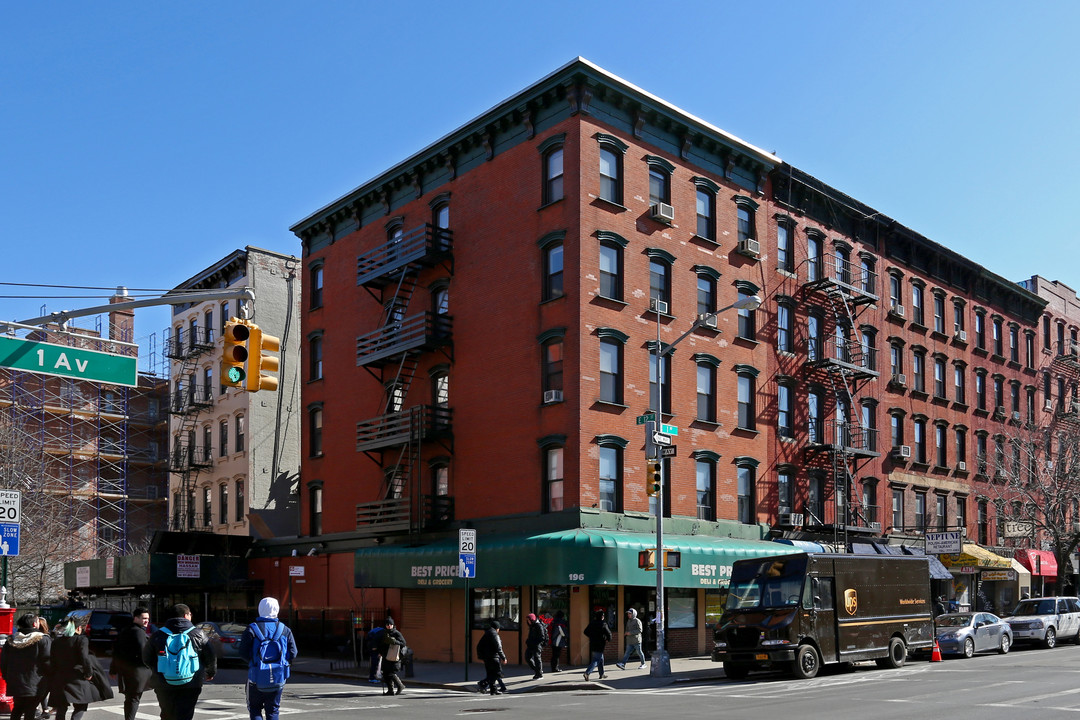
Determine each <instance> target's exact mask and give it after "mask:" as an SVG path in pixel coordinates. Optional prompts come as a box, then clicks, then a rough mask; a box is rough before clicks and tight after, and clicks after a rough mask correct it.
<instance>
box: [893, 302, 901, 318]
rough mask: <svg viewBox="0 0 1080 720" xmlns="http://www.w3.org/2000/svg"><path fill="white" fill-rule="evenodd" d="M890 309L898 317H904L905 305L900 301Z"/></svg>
mask: <svg viewBox="0 0 1080 720" xmlns="http://www.w3.org/2000/svg"><path fill="white" fill-rule="evenodd" d="M890 310H891V311H892V313H893V314H894V315H896V316H898V317H904V306H903V305H900V304H899V303H897V304H896V305H893V306H892V307H891V308H890Z"/></svg>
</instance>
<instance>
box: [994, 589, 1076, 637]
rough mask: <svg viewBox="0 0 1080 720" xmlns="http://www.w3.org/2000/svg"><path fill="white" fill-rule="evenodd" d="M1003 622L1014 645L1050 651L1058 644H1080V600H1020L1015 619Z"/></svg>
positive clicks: (1049, 598)
mask: <svg viewBox="0 0 1080 720" xmlns="http://www.w3.org/2000/svg"><path fill="white" fill-rule="evenodd" d="M1003 619H1004V620H1005V622H1007V623H1009V627H1011V628H1012V631H1013V641H1014V642H1038V643H1042V644H1043V645H1045V646H1046V647H1048V648H1052V647H1054V646H1055V645H1057V644H1058V641H1059V640H1067V639H1070V638H1071V639H1073V640H1076V641H1077V642H1080V598H1075V597H1043V598H1030V599H1028V600H1021V601H1020V602H1019V603H1018V604H1017V606H1016V608H1015V609H1014V610H1013V612H1012V615H1010V616H1009V617H1006V618H1003Z"/></svg>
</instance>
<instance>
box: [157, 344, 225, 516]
mask: <svg viewBox="0 0 1080 720" xmlns="http://www.w3.org/2000/svg"><path fill="white" fill-rule="evenodd" d="M212 332H213V331H212V330H211V329H210V328H202V327H195V328H190V329H189V330H187V331H178V332H176V333H174V334H173V333H168V331H167V338H168V339H167V340H166V341H165V356H166V357H167V358H169V359H170V360H173V361H174V364H173V365H172V368H171V369H172V373H173V378H174V380H175V381H174V382H173V384H172V389H171V390H170V392H169V414H170V415H172V416H173V418H174V421H175V422H174V423H173V424H172V432H173V434H172V438H171V440H172V444H173V447H172V451H171V452H170V453H169V472H170V473H174V474H176V475H179V476H180V482H179V484H178V486H177V491H178V492H179V497H180V502H179V503H178V504H177V506H176V507H174V508H173V516H172V518H171V519H170V529H171V530H198V529H202V528H204V527H205V528H207V529H209V527H208V526H209V520H210V518H208V517H202V516H199V515H197V514H196V512H195V482H196V480H197V478H198V474H199V471H200V470H202V469H203V468H209V467H213V464H214V460H213V455H212V452H211V447H210V443H209V442H207V440H208V438H206V439H204V440H203V441H202V442H201V443H199V442H197V440H196V437H195V430H196V426H197V424H198V421H199V413H200V412H202V411H203V410H204V409H206V408H210V407H213V405H214V394H213V393H214V391H213V388H212V387H210V386H207V385H200V384H199V383H198V381H197V377H196V370H197V369H198V364H199V361H200V359H201V358H202V356H203V355H204V354H205V353H207V352H210V351H212V350H213V349H214V341H213V335H212Z"/></svg>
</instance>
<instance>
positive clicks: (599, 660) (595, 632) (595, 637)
mask: <svg viewBox="0 0 1080 720" xmlns="http://www.w3.org/2000/svg"><path fill="white" fill-rule="evenodd" d="M584 633H585V637H587V638H589V652H590V653H591V656H592V657H591V658H590V659H589V667H587V668H585V679H586V680H588V679H589V673H591V672H592V671H593V668H596V669H597V670H598V671H599V672H600V679H601V680H604V679H605V678H607V675H605V674H604V647H605V646H606V645H607V643H608V640H610V639H611V628H609V627H608V625H607V613H606V612H604V611H603V610H597V611H596V612H595V613H594V614H593V619H592V622H590V623H589V624H588V625H587V626H585V631H584Z"/></svg>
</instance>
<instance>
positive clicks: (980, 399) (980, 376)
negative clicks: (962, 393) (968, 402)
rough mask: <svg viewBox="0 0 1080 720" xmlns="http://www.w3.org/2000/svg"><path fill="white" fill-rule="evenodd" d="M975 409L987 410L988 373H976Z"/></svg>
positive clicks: (977, 371)
mask: <svg viewBox="0 0 1080 720" xmlns="http://www.w3.org/2000/svg"><path fill="white" fill-rule="evenodd" d="M975 407H976V409H978V410H984V411H985V410H986V371H985V370H976V371H975Z"/></svg>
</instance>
